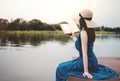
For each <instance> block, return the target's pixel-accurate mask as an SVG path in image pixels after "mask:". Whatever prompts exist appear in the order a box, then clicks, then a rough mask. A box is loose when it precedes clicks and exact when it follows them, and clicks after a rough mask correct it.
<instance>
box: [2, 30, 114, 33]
mask: <svg viewBox="0 0 120 81" xmlns="http://www.w3.org/2000/svg"><path fill="white" fill-rule="evenodd" d="M0 33H10V34H11V33H12V34H14V33H15V34H16V33H17V34H23V33H24V34H64V33H63V31H60V30H56V31H34V30H33V31H32V30H31V31H0ZM95 33H96V34H115V32H107V31H95Z"/></svg>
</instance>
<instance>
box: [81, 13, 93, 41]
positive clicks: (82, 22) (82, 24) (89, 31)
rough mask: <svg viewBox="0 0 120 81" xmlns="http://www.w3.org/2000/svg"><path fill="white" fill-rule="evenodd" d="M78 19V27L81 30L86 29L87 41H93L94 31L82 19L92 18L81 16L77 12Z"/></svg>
mask: <svg viewBox="0 0 120 81" xmlns="http://www.w3.org/2000/svg"><path fill="white" fill-rule="evenodd" d="M79 16H80V19H79V24H80V29H81V30H86V31H87V35H88V42H94V41H95V31H94V29H93V28H88V27H87V24H86V22H85V20H84V19H86V20H91V19H92V18H83V17H82V16H81V14H79Z"/></svg>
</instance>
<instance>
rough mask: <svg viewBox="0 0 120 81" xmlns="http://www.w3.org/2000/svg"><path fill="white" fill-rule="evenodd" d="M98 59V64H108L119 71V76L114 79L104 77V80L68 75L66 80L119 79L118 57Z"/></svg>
mask: <svg viewBox="0 0 120 81" xmlns="http://www.w3.org/2000/svg"><path fill="white" fill-rule="evenodd" d="M98 61H99V63H100V64H103V65H106V66H109V67H110V68H112V69H114V70H115V71H117V72H118V73H119V76H118V77H116V78H114V79H106V80H90V79H82V78H78V77H74V76H69V77H68V80H67V81H120V58H117V57H99V58H98Z"/></svg>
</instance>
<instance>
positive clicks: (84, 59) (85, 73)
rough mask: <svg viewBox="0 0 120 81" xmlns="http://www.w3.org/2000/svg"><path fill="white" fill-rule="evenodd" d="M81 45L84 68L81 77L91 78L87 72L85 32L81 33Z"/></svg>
mask: <svg viewBox="0 0 120 81" xmlns="http://www.w3.org/2000/svg"><path fill="white" fill-rule="evenodd" d="M81 44H82V54H83V66H84V73H83V76H87V77H88V78H92V75H91V74H90V73H89V71H88V56H87V49H88V47H87V46H88V45H87V44H88V36H87V32H86V30H82V31H81Z"/></svg>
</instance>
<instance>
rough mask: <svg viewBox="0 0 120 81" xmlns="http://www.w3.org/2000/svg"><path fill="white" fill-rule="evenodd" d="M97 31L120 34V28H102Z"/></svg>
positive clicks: (97, 28) (96, 29)
mask: <svg viewBox="0 0 120 81" xmlns="http://www.w3.org/2000/svg"><path fill="white" fill-rule="evenodd" d="M95 31H107V32H116V33H120V27H115V28H110V27H105V26H101V27H96V28H95Z"/></svg>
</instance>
